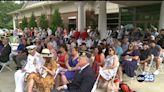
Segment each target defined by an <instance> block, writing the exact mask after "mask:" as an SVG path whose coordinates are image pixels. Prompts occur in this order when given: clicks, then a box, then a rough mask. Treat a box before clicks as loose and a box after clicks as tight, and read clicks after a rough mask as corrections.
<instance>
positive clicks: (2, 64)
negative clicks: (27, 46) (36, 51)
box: [0, 53, 12, 72]
mask: <svg viewBox="0 0 164 92" xmlns="http://www.w3.org/2000/svg"><path fill="white" fill-rule="evenodd" d="M11 61H12V58H11V53H10V55H9V60H8V61H7V62H5V63H2V62H0V65H1V66H2V68H1V70H0V72H2V71H3V69H4V68H7V69H8V70H10V71H12V69H11V68H10V67H9V65H10V64H11Z"/></svg>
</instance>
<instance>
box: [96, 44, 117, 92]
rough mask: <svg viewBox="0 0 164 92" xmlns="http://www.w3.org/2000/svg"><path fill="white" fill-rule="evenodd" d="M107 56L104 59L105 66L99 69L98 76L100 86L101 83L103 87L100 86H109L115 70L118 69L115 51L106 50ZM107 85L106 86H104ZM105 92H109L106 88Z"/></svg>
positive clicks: (111, 48)
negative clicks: (99, 77)
mask: <svg viewBox="0 0 164 92" xmlns="http://www.w3.org/2000/svg"><path fill="white" fill-rule="evenodd" d="M106 52H107V55H106V58H105V64H104V66H103V68H100V71H99V73H100V76H101V77H102V79H100V82H99V83H100V85H101V84H102V83H103V84H104V85H101V86H103V87H104V86H107V85H110V80H111V79H112V77H114V76H115V75H116V73H117V69H118V67H119V59H118V56H117V55H116V51H115V49H114V48H113V47H109V48H108V49H107V50H106ZM105 84H107V85H105ZM107 92H109V90H108V88H107Z"/></svg>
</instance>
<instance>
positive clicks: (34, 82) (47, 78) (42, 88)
mask: <svg viewBox="0 0 164 92" xmlns="http://www.w3.org/2000/svg"><path fill="white" fill-rule="evenodd" d="M41 55H42V57H43V58H44V60H45V64H44V66H42V69H41V70H42V72H41V73H31V74H29V76H28V77H27V82H28V92H33V87H36V88H37V89H38V91H39V92H50V90H51V89H53V86H54V76H55V72H56V70H57V63H56V62H55V61H54V60H52V57H53V55H52V54H51V53H50V50H49V49H47V48H45V49H43V50H42V52H41Z"/></svg>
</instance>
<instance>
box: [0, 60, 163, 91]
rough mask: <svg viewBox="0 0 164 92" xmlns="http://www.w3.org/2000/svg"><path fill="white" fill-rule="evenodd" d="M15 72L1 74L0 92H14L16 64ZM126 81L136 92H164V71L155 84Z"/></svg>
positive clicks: (125, 78)
mask: <svg viewBox="0 0 164 92" xmlns="http://www.w3.org/2000/svg"><path fill="white" fill-rule="evenodd" d="M10 66H11V68H12V69H13V71H9V70H7V69H4V70H3V71H2V72H1V73H0V92H14V89H15V83H14V72H15V64H14V63H12V65H10ZM123 79H124V81H125V83H127V84H128V85H129V86H130V87H131V88H132V89H134V90H135V91H136V92H164V91H163V87H164V70H163V71H162V72H160V74H159V75H158V76H156V79H155V81H154V82H152V83H150V82H142V83H140V82H138V81H137V80H136V79H134V80H132V79H130V78H128V77H127V76H126V75H124V78H123ZM96 92H103V91H102V90H100V89H97V91H96Z"/></svg>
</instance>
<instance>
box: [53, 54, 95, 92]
mask: <svg viewBox="0 0 164 92" xmlns="http://www.w3.org/2000/svg"><path fill="white" fill-rule="evenodd" d="M78 66H79V67H80V71H79V72H77V73H76V75H75V77H74V79H73V80H72V82H71V83H69V84H66V85H62V86H59V87H58V88H57V90H53V91H51V92H91V90H92V88H93V85H94V83H95V80H96V76H95V73H94V71H93V70H92V68H91V67H90V65H89V61H88V58H87V56H86V53H82V54H81V55H80V57H79V58H78Z"/></svg>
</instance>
